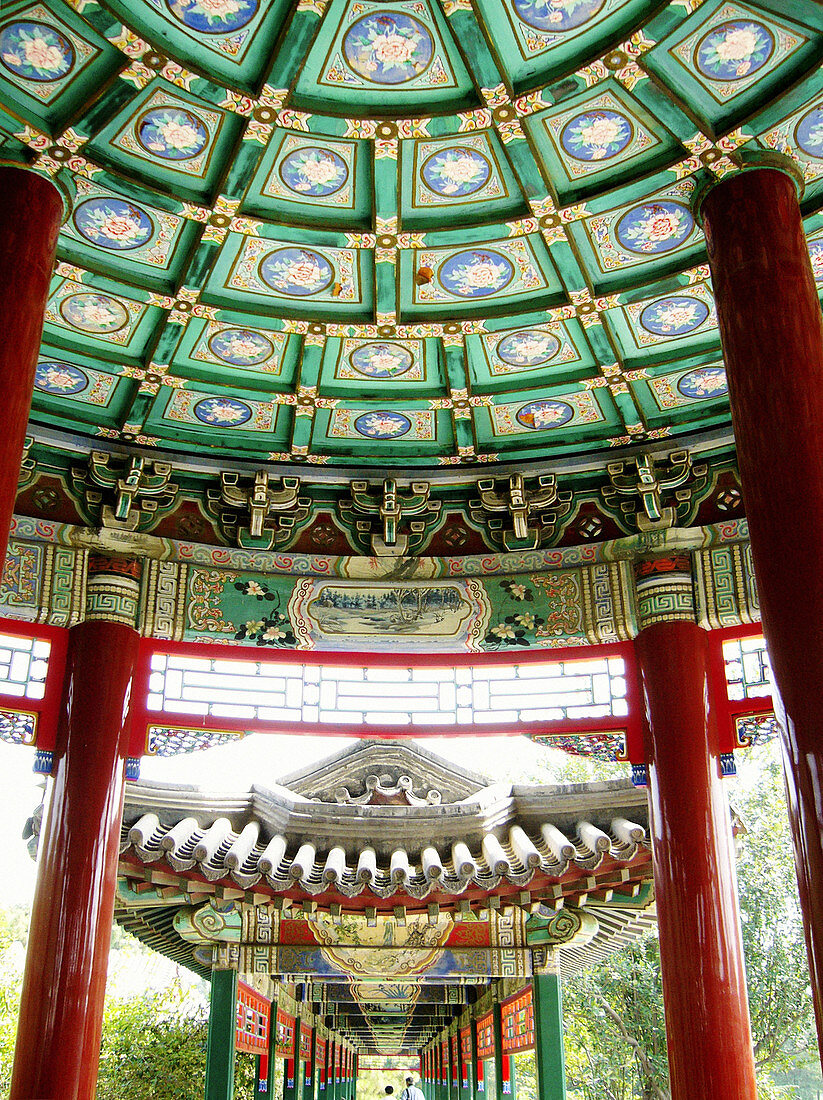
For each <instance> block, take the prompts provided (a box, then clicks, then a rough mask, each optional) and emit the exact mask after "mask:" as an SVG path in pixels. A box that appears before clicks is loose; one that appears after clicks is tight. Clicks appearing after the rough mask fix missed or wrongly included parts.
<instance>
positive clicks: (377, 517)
mask: <svg viewBox="0 0 823 1100" xmlns="http://www.w3.org/2000/svg"><path fill="white" fill-rule="evenodd" d="M440 508H441V505H440V501H436V500H432V499H431V486H430V485H429V483H428V482H427V481H413V482H412V483H411V485H410V486H409V488H408V490H401V489H399V488H398V486H397V482H396V481H395V479H394V478H386V480H385V481H383V483H382V485H375V486H372V485H371V484H370V482H368V481H352V483H351V497H350V498H349V499H346V500H342V501H341V502H340V505H339V509H340V516H341V518H342V519H343V520H344V522H347V523H348V524H349V526H352V525H353V527H354V533H355V537H357V538H358V539H359V540H360V541H363V542H365V543H367V544H368V547H369V549H370V550H371V553H372V554H374V555H376V556H377V557H388V556H394V555H398V556H402V555H404V554H409V553H415V551H417V550H419V549H420V547H421V546H422V545H423V543H424V541H425V538H426V534H427V532H428V531H429V530H431V528H432V527H433V526H434V524H435V523H436V522H437V521H438V519H439V518H440ZM361 517H363V518H361ZM412 517H415V518H412Z"/></svg>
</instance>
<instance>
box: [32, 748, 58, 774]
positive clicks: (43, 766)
mask: <svg viewBox="0 0 823 1100" xmlns="http://www.w3.org/2000/svg"><path fill="white" fill-rule="evenodd" d="M53 767H54V753H53V752H49V751H48V750H47V749H35V750H34V771H35V772H36V773H37V774H38V775H51V769H52V768H53Z"/></svg>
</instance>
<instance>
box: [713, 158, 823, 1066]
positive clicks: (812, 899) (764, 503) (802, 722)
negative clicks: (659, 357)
mask: <svg viewBox="0 0 823 1100" xmlns="http://www.w3.org/2000/svg"><path fill="white" fill-rule="evenodd" d="M775 159H776V158H774V156H773V157H772V160H773V161H774V160H775ZM787 170H789V171H790V170H791V165H790V163H789V164H787ZM699 215H700V216H701V218H702V221H703V228H704V230H705V233H706V243H707V245H708V251H709V262H710V264H711V270H712V278H713V281H714V291H715V298H716V301H717V315H718V320H719V324H720V335H721V339H722V343H723V354H724V358H725V360H726V373H727V377H728V383H729V398H730V402H731V409H732V421H733V424H734V434H735V439H736V442H737V461H738V467H739V470H740V477H741V482H742V486H743V496H744V501H745V505H746V516H747V519H748V523H749V535H750V537H751V545H752V557H753V560H754V569H755V576H756V578H757V588H758V592H759V596H760V606H761V612H762V617H763V633H764V635H765V638H766V642H767V645H768V650H769V656H770V658H771V663H772V669H773V673H774V679H775V683H776V685H777V690H778V693H779V699H778V700H776V709H777V712H778V717H779V719H780V722H781V725H782V727H783V738H782V743H783V759H784V766H785V773H786V788H787V796H788V798H787V800H788V806H789V817H790V820H791V828H792V834H793V840H794V851H795V862H796V866H797V877H798V883H799V888H800V901H801V905H802V908H803V917H804V923H805V929H806V942H807V947H808V954H809V966H810V970H811V978H812V991H813V995H814V1005H815V1013H816V1017H817V1031H818V1037H819V1039H820V1043H821V1049H823V694H821V690H820V685H821V683H823V316H821V310H820V302H819V300H818V294H817V288H816V287H815V282H814V276H813V274H812V267H811V263H810V260H809V252H808V248H807V246H806V238H805V235H804V232H803V223H802V221H801V217H800V206H799V203H798V197H797V191H796V184H795V181H794V179H793V178H791V176H790V175H789V174H786V172H783V171H781V170H779V169H777V168H775V167H762V168H754V169H751V170H747V171H743V172H741V173H739V174H737V175H734V176H730V177H726V178H725V179H723V180H722V181H720V182H718V183H717V184H716V185H715V186H714V187H712V189H711V190H710V191H708V192H707V193H706V194H705V196H704V197H703V200H702V203H701V206H700V209H699Z"/></svg>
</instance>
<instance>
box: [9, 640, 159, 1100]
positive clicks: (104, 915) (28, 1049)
mask: <svg viewBox="0 0 823 1100" xmlns="http://www.w3.org/2000/svg"><path fill="white" fill-rule="evenodd" d="M137 642H138V635H137V632H136V631H135V630H134V629H133V628H132V627H130V626H128V625H126V624H125V623H122V622H104V621H96V620H90V621H86V622H84V623H81V624H80V625H79V626H75V627H73V628H72V630H71V632H70V642H69V658H68V666H67V673H66V686H65V691H64V699H63V704H62V712H61V716H60V725H59V729H58V741H57V748H56V752H55V765H54V771H53V777H54V778H53V781H52V783H51V792H50V799H49V804H48V808H47V812H46V815H45V822H44V827H43V831H42V833H41V836H40V848H39V859H38V872H37V886H36V890H35V897H34V906H33V909H32V917H31V928H30V930H29V946H28V953H27V957H26V969H25V974H24V977H23V996H22V1002H21V1005H20V1018H19V1023H18V1031H17V1046H16V1049H15V1057H14V1071H13V1076H12V1084H11V1093H10V1100H33V1098H36V1100H93V1097H94V1093H95V1085H96V1081H97V1064H98V1060H99V1052H100V1034H101V1028H102V1021H103V1000H104V996H105V991H106V968H107V965H108V953H109V943H110V940H111V923H112V915H113V912H114V891H115V884H116V875H117V857H118V850H119V840H120V823H121V819H122V815H123V786H124V782H125V764H126V756H127V750H128V729H127V718H126V712H127V708H128V703H129V695H130V691H131V682H132V674H133V669H134V663H135V659H136V656H137Z"/></svg>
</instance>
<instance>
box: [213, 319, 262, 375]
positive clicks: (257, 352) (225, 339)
mask: <svg viewBox="0 0 823 1100" xmlns="http://www.w3.org/2000/svg"><path fill="white" fill-rule="evenodd" d="M209 349H210V350H211V351H212V352H213V353H214V355H216V356H217V358H218V359H222V360H223V362H224V363H230V364H231V365H232V366H233V367H254V366H256V365H257V364H258V363H263V362H265V361H266V359H269V358H270V357H271V356H272V355H274V344H273V343H272V342H271V340H269V338H268V337H267V336H264V335H263V334H262V332H253V331H252V330H251V329H248V328H224V329H221V330H220V332H215V334H214V336H212V337H211V338H210V339H209Z"/></svg>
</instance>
